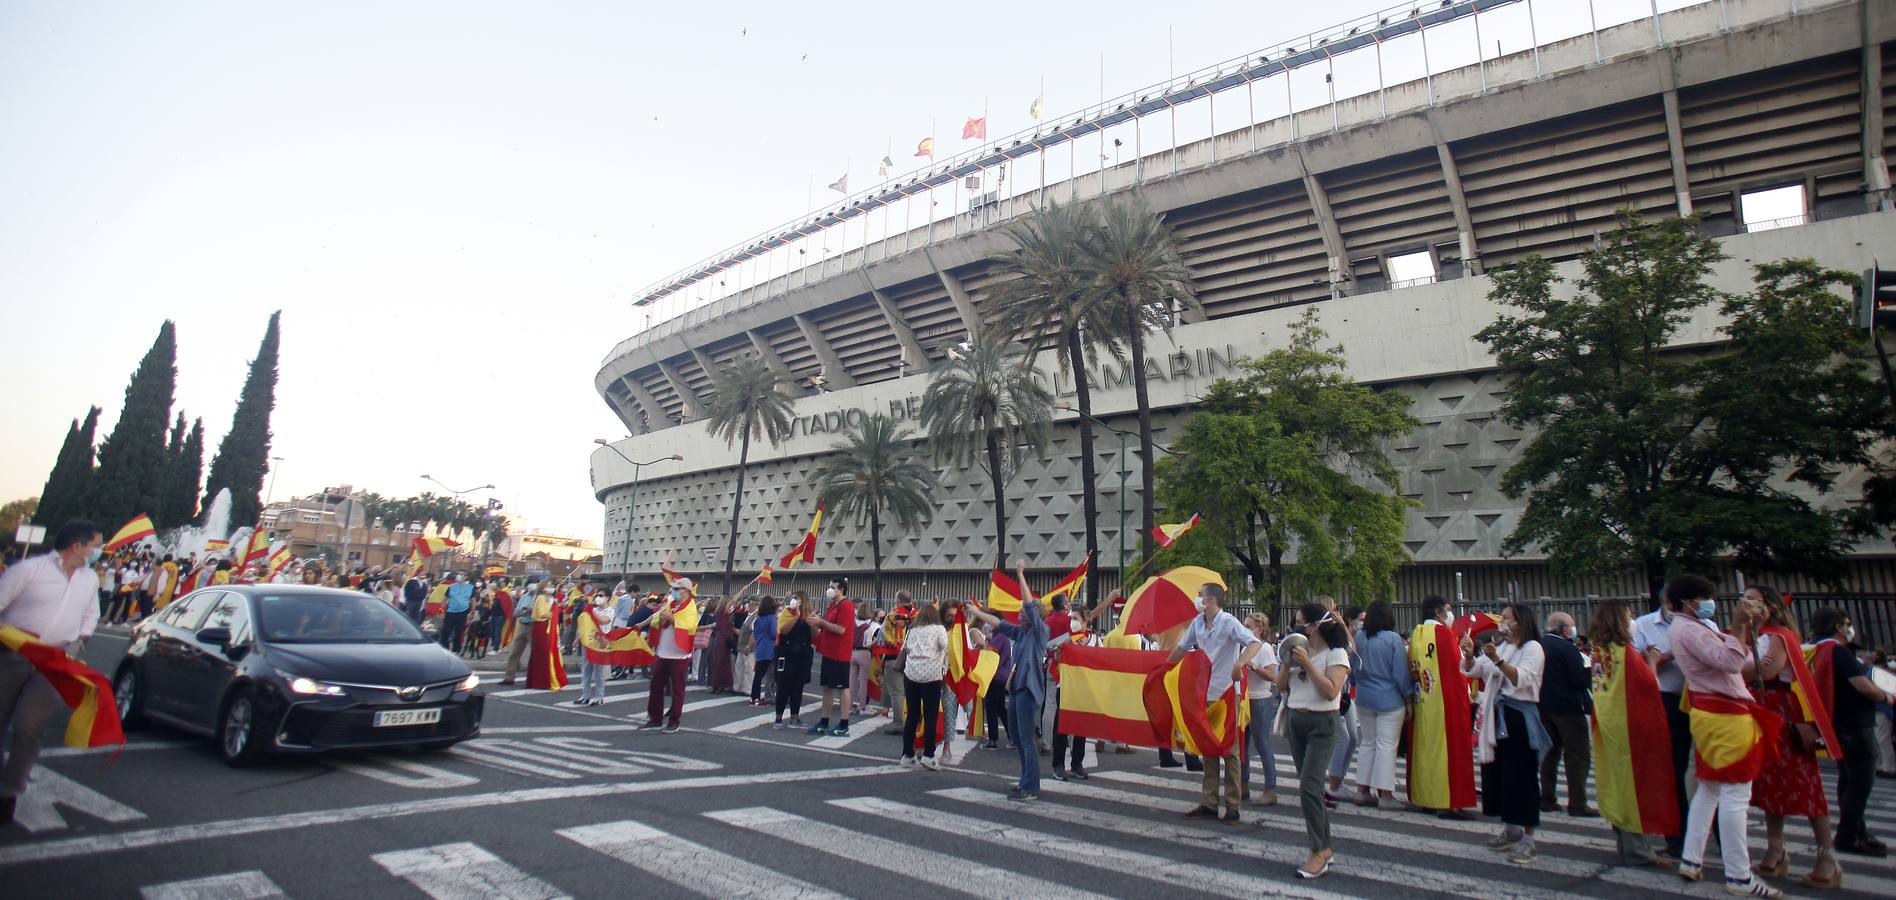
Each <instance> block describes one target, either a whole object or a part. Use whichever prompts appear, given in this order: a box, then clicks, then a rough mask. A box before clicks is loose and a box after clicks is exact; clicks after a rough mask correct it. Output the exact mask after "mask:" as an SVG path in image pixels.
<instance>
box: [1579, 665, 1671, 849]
mask: <svg viewBox="0 0 1896 900" xmlns="http://www.w3.org/2000/svg"><path fill="white" fill-rule="evenodd" d="M1594 671H1595V672H1596V673H1598V678H1599V681H1598V682H1597V685H1598V686H1597V687H1595V688H1594V689H1593V759H1594V776H1593V777H1594V793H1595V795H1596V799H1597V800H1598V802H1599V806H1600V814H1601V815H1602V816H1605V817H1606V820H1607V821H1608V822H1612V823H1613V826H1614V827H1615V828H1618V829H1619V830H1621V831H1624V832H1626V833H1628V834H1677V833H1678V831H1679V803H1678V800H1677V798H1676V794H1675V793H1674V782H1673V777H1674V776H1673V773H1672V762H1671V760H1672V735H1671V732H1670V731H1669V730H1668V728H1667V726H1666V709H1665V700H1664V699H1662V698H1661V697H1660V696H1659V680H1658V678H1657V677H1655V676H1654V675H1653V673H1652V667H1651V666H1648V665H1646V659H1645V657H1643V656H1641V655H1639V654H1638V653H1637V652H1634V651H1632V650H1630V649H1628V648H1627V646H1626V645H1625V644H1610V645H1607V646H1602V647H1595V648H1594ZM1633 735H1638V736H1639V737H1638V738H1637V739H1635V738H1634V737H1633Z"/></svg>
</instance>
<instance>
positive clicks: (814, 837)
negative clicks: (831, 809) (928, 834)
mask: <svg viewBox="0 0 1896 900" xmlns="http://www.w3.org/2000/svg"><path fill="white" fill-rule="evenodd" d="M898 771H899V770H898ZM705 815H707V816H709V817H711V818H713V819H716V820H718V821H720V822H724V823H726V824H729V825H736V826H737V827H739V828H748V829H750V830H752V831H756V832H761V833H763V834H767V835H770V836H771V837H774V838H777V839H778V840H781V841H784V842H787V843H791V844H797V845H800V846H803V847H808V848H810V849H812V850H817V851H820V852H823V853H832V854H836V855H838V856H840V857H842V858H845V859H847V860H849V861H850V863H851V864H853V865H857V866H872V867H874V868H878V869H882V870H884V871H887V872H890V873H893V874H895V875H897V876H898V877H901V878H904V879H907V880H908V881H912V882H923V883H926V884H932V885H935V886H936V887H942V888H947V889H948V890H951V891H955V892H957V893H959V892H964V891H966V890H968V888H969V886H970V885H979V884H990V885H1006V886H1007V890H1008V891H1009V892H1010V893H1011V894H1014V895H1017V896H1023V897H1038V898H1067V900H1082V898H1084V900H1092V898H1098V897H1101V896H1103V895H1101V894H1095V893H1093V892H1091V891H1083V890H1080V889H1078V888H1074V887H1070V886H1068V885H1064V884H1059V883H1056V882H1052V881H1043V880H1041V879H1039V878H1034V877H1032V876H1028V875H1022V874H1020V873H1018V872H1010V871H1007V870H1005V869H998V868H995V867H993V866H988V865H982V864H981V863H978V862H975V861H973V860H969V859H965V858H961V857H956V856H949V855H948V854H945V853H936V852H934V851H932V850H923V849H921V848H919V847H912V846H909V845H908V844H904V843H899V842H897V841H892V840H889V839H888V838H881V837H876V836H874V835H868V834H863V833H861V832H858V831H852V830H850V829H847V828H839V827H837V826H835V825H831V824H829V823H828V822H817V821H813V820H811V819H806V818H804V817H802V816H798V815H792V814H790V813H786V812H779V811H777V810H774V809H770V808H768V807H761V806H759V807H751V808H749V809H727V810H722V811H717V812H708V813H705Z"/></svg>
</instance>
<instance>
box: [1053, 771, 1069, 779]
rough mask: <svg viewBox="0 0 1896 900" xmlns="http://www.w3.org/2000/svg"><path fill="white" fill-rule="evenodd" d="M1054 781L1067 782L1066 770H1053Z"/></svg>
mask: <svg viewBox="0 0 1896 900" xmlns="http://www.w3.org/2000/svg"><path fill="white" fill-rule="evenodd" d="M1053 780H1054V781H1065V780H1067V773H1066V770H1065V769H1054V770H1053Z"/></svg>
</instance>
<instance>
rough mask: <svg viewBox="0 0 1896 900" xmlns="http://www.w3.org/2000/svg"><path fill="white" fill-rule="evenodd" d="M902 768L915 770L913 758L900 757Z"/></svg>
mask: <svg viewBox="0 0 1896 900" xmlns="http://www.w3.org/2000/svg"><path fill="white" fill-rule="evenodd" d="M902 768H904V769H913V768H915V757H913V756H906V755H905V756H903V757H902Z"/></svg>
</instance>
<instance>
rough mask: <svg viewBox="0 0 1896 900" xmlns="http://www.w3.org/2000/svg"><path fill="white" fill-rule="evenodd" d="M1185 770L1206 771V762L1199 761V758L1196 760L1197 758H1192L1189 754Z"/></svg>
mask: <svg viewBox="0 0 1896 900" xmlns="http://www.w3.org/2000/svg"><path fill="white" fill-rule="evenodd" d="M1185 771H1187V772H1203V771H1205V764H1204V763H1201V762H1199V761H1198V760H1195V759H1192V758H1191V757H1189V756H1187V757H1185Z"/></svg>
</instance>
